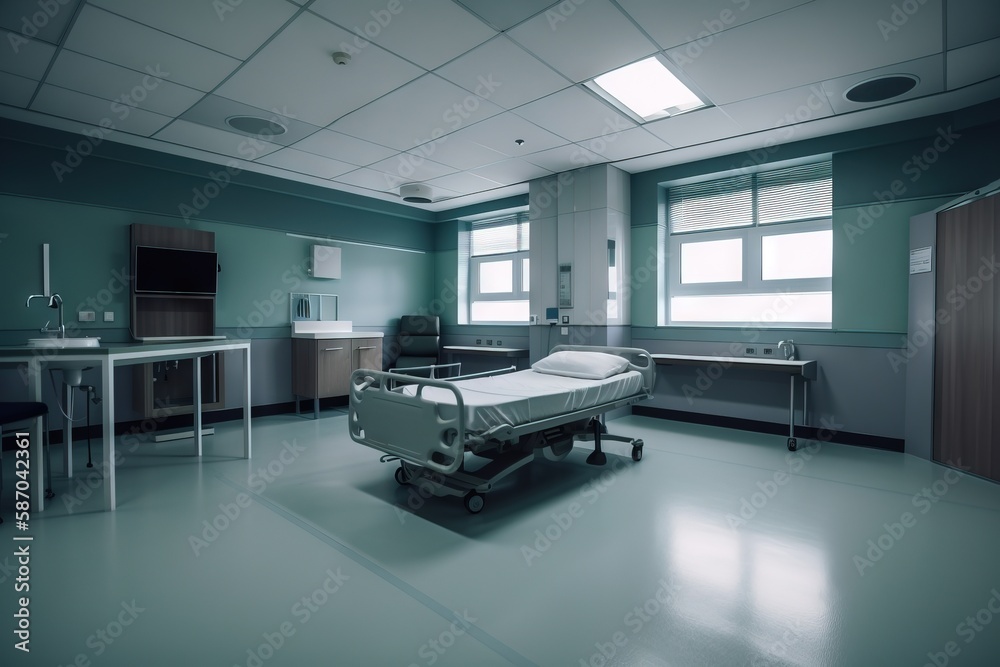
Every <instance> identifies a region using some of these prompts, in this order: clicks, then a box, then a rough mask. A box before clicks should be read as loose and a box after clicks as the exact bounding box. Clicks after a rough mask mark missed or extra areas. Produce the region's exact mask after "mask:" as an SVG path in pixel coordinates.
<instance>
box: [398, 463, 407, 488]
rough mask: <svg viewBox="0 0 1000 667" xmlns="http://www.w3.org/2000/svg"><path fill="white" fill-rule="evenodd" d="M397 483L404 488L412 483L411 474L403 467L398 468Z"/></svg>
mask: <svg viewBox="0 0 1000 667" xmlns="http://www.w3.org/2000/svg"><path fill="white" fill-rule="evenodd" d="M396 481H397V482H398V483H399V484H400V485H402V486H406V485H407V484H409V483H410V473H409V472H407V471H406V468H404V467H403V466H399V467H398V468H396Z"/></svg>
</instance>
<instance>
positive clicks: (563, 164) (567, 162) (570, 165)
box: [521, 144, 607, 172]
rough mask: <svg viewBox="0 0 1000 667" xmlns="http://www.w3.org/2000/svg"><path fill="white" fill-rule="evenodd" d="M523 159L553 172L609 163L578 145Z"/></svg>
mask: <svg viewBox="0 0 1000 667" xmlns="http://www.w3.org/2000/svg"><path fill="white" fill-rule="evenodd" d="M521 159H523V160H526V161H527V162H530V163H531V164H537V165H538V166H539V167H542V168H543V169H548V170H549V171H552V172H561V171H570V170H571V169H579V168H580V167H586V166H589V165H592V164H601V163H602V162H607V160H606V159H605V158H603V157H601V156H600V155H598V154H597V153H594V152H593V151H590V150H588V149H586V148H584V147H583V146H579V145H577V144H567V145H565V146H558V147H556V148H549V149H547V150H544V151H538V152H537V153H531V154H529V155H525V156H524V157H523V158H521Z"/></svg>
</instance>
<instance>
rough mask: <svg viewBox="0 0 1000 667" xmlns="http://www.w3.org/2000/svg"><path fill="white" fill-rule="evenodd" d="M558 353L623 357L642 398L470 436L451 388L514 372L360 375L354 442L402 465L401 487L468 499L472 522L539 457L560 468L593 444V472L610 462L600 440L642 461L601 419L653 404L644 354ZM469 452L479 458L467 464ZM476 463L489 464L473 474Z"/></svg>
mask: <svg viewBox="0 0 1000 667" xmlns="http://www.w3.org/2000/svg"><path fill="white" fill-rule="evenodd" d="M560 350H579V351H590V352H605V353H608V354H616V355H618V356H621V357H623V358H625V359H627V360H628V361H629V365H628V369H627V370H630V371H633V370H634V371H638V372H639V373H640V374H641V375H642V387H641V389H640V390H639V391H638V392H637V393H634V394H631V395H629V396H625V397H622V398H619V399H616V400H614V401H609V402H606V403H602V404H599V405H595V406H592V407H588V408H584V409H581V410H574V411H572V412H567V413H563V414H560V415H556V416H554V417H548V418H545V419H540V420H537V421H532V422H528V423H525V424H519V425H516V426H515V425H511V424H496V425H494V426H492V427H491V428H489V429H488V430H485V431H479V432H472V431H469V430H468V429H467V428H466V424H465V404H464V401H463V400H462V394H461V392H460V391H459V388H458V387H457V386H456V385H455V384H454V383H455V382H456V381H459V380H463V379H468V378H470V377H481V376H483V375H495V374H497V373H498V372H499V373H502V372H510V371H512V370H513V367H510V368H506V369H503V370H501V371H490V372H487V373H478V374H475V375H466V376H461V377H457V378H450V379H449V380H440V379H434V378H427V377H417V376H407V375H404V374H401V373H396V372H394V373H388V372H383V371H375V370H369V369H359V370H357V371H355V372H354V373H353V374H352V375H351V388H350V416H349V424H350V433H351V438H352V439H353V440H354V441H355V442H359V443H361V444H363V445H367V446H368V447H372V448H373V449H377V450H379V451H381V452H384V453H385V455H384V456H383V457H382V459H381V460H382V461H383V462H389V461H399V463H400V465H399V468H398V469H397V470H396V475H395V476H396V481H397V482H399V483H400V484H415V485H419V486H420V487H421V488H422V489H426V490H428V491H429V492H430V493H432V494H433V495H436V496H444V495H454V496H464V498H465V507H466V509H468V510H469V511H470V512H472V513H474V514H475V513H478V512H480V511H481V510H482V508H483V505H484V497H483V494H484V493H486V492H487V491H489V490H491V489H492V488H493V487H494V485H495V484H496V483H497V482H498V481H500V480H501V479H503V478H504V477H506V476H507V475H509V474H510V473H512V472H514V471H515V470H517V469H518V468H521V467H522V466H524V465H527V464H528V463H530V462H531V461H533V460H534V459H535V458H536V457H543V458H545V459H548V460H550V461H559V460H562V459H563V458H565V457H566V456H568V455H569V452H570V451H571V450H572V449H573V443H574V440H593V441H594V451H593V453H591V454H590V456H589V457H588V458H587V463H590V464H592V465H604V464H605V463H606V462H607V457H606V456H605V454H604V452H603V451H602V449H601V441H602V439H604V440H614V441H618V442H627V443H629V444H630V445H631V446H632V458H633V460H635V461H639V460H641V459H642V448H643V442H642V440H639V439H634V438H628V437H625V436H616V435H609V434H608V433H607V430H606V428H605V426H604V423H603V421H602V417H603V415H604V414H605V413H606V412H608V411H611V410H615V409H618V408H622V407H626V406H629V405H632V404H634V403H638V402H639V401H642V400H645V399H647V398H650V397H651V396H652V391H653V384H654V382H655V379H656V365H655V364H654V362H653V359H652V357H651V356H650V355H649V353H648V352H646V351H645V350H642V349H639V348H632V347H600V346H584V345H557V346H556V347H554V348H552V352H558V351H560ZM404 383H405V384H406V385H415V388H414V389H415V391H414V393H413V394H409V393H404V392H402V391H399V390H394V387H396V386H397V384H404ZM425 387H439V388H441V389H445V390H448V391H450V392H451V393H452V394H453V395H454V397H455V404H454V405H451V404H449V408H451V409H449V410H448V412H449V413H451V412H454V415H453V416H444V415H443V414H442V411H441V410H439V404H438V403H435V402H433V401H430V400H428V399H426V398H424V397H423V396H422V393H423V389H424V388H425ZM467 452H468V453H471V454H473V455H474V457H466V453H467ZM475 458H480V459H483V460H485V461H486V463H485V464H484V465H482V466H481V467H478V468H475V469H473V468H472V467H471V464H472V463H474V462H475Z"/></svg>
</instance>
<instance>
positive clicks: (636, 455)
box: [632, 445, 642, 461]
mask: <svg viewBox="0 0 1000 667" xmlns="http://www.w3.org/2000/svg"><path fill="white" fill-rule="evenodd" d="M632 460H633V461H641V460H642V445H633V446H632Z"/></svg>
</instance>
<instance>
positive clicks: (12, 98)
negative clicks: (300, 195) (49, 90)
mask: <svg viewBox="0 0 1000 667" xmlns="http://www.w3.org/2000/svg"><path fill="white" fill-rule="evenodd" d="M37 87H38V82H37V81H34V80H32V79H25V78H24V77H23V76H17V75H16V74H8V73H7V72H0V104H9V105H10V106H12V107H26V106H28V102H30V101H31V96H32V95H34V94H35V88H37Z"/></svg>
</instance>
